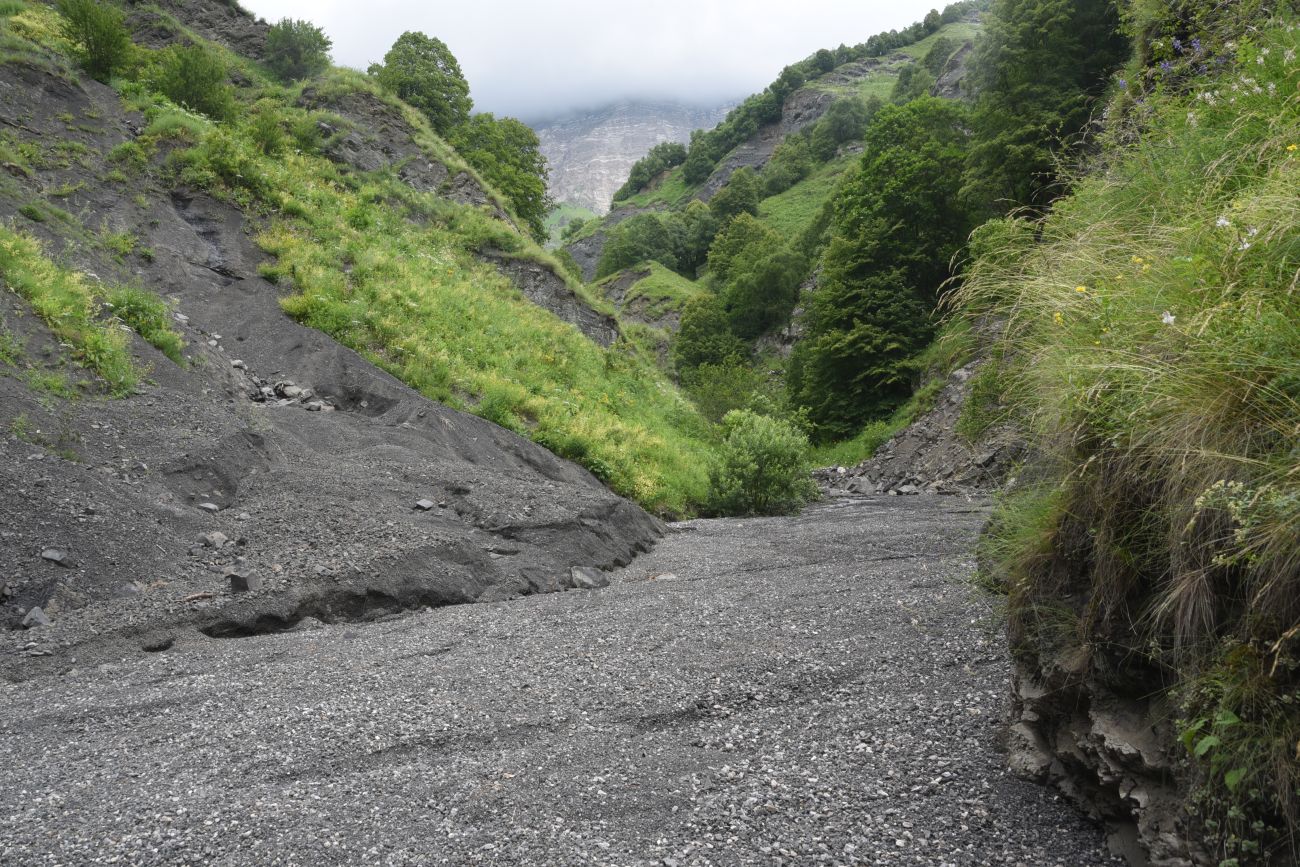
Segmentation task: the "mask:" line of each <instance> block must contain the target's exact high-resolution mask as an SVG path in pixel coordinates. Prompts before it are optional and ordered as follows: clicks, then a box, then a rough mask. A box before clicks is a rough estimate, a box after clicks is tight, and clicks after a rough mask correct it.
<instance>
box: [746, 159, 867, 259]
mask: <svg viewBox="0 0 1300 867" xmlns="http://www.w3.org/2000/svg"><path fill="white" fill-rule="evenodd" d="M861 159H862V157H861V155H860V154H845V155H844V156H842V157H840V158H838V159H834V160H831V161H830V162H829V163H826V164H825V165H821V166H818V167H817V169H816V170H815V171H814V172H813V173H812V174H810V175H809V176H808V177H806V178H804V179H803V180H801V181H800V182H799V183H797V184H795V185H794V186H793V187H791V188H790V189H788V190H786V191H785V192H783V193H778V194H776V195H775V196H769V197H768V198H766V199H764V200H763V201H761V202H759V204H758V216H759V219H761V220H762V221H763V222H764V223H767V225H769V226H771V227H772V228H773V229H775V230H776V231H777V232H778V233H779V234H780V235H781V237H782V238H785V239H786V240H789V239H792V238H797V237H799V236H800V235H801V234H802V233H803V231H804V230H805V229H807V228H808V227H809V226H811V225H812V224H813V221H814V220H816V219H817V215H818V214H820V213H821V209H822V206H823V205H825V204H826V202H827V200H828V199H830V197H831V194H832V193H834V192H835V185H836V184H838V183H839V182H840V178H841V176H843V174H844V172H846V171H848V170H849V169H851V168H853V167H854V166H856V165H857V164H858V163H859V162H860V161H861Z"/></svg>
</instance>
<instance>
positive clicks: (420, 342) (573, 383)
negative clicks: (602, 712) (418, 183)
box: [172, 74, 711, 514]
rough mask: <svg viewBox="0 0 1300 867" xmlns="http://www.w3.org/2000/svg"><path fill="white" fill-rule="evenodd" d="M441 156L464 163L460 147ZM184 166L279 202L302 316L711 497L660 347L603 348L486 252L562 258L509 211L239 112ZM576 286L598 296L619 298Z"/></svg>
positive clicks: (596, 458)
mask: <svg viewBox="0 0 1300 867" xmlns="http://www.w3.org/2000/svg"><path fill="white" fill-rule="evenodd" d="M327 83H328V87H329V88H330V90H331V92H332V93H334V94H342V93H344V92H345V91H346V89H347V88H348V87H350V86H352V85H354V84H356V83H357V82H356V79H355V78H353V77H351V76H349V75H346V74H339V75H336V76H333V77H331V78H329V79H328V82H327ZM369 87H370V86H369V85H366V86H365V87H363V88H362V90H363V92H369ZM280 110H281V111H282V112H284V113H285V114H286V116H289V117H292V116H293V114H294V112H295V111H302V110H301V109H294V108H293V107H292V106H289V105H284V106H282V107H281V109H280ZM407 119H408V121H410V122H411V123H412V126H413V127H415V128H416V130H417V139H418V140H420V141H422V142H423V143H425V144H426V145H427V146H428V148H429V149H430V153H431V156H433V157H436V158H441V157H439V156H438V152H437V151H435V150H434V149H435V148H445V145H444V144H441V143H440V140H436V138H435V137H434V136H433V134H432V133H431V132H430V131H428V130H427V125H425V126H423V127H421V126H418V125H417V124H423V123H424V122H423V120H422V119H420V118H415V117H409V116H408V118H407ZM443 155H444V156H446V158H447V159H448V161H449V162H451V166H452V168H453V170H455V169H457V168H458V166H459V165H460V164H459V163H458V162H455V161H454V160H455V159H456V158H455V157H454V154H450V153H446V152H444V153H443ZM172 170H173V171H175V172H176V174H177V176H178V177H179V178H180V179H181V180H182V181H183V182H185V183H189V184H193V185H195V186H200V187H204V188H207V189H209V190H213V191H214V192H216V193H217V194H218V195H222V196H225V197H228V198H230V199H233V200H234V201H236V202H237V203H239V204H241V205H242V206H244V207H246V208H249V209H251V210H254V211H261V212H263V213H266V214H267V215H268V217H270V219H271V222H270V225H269V227H268V228H267V230H266V231H265V232H263V233H262V234H261V235H260V237H259V238H258V243H259V244H260V245H261V246H262V248H263V249H264V250H266V251H267V252H269V253H271V254H272V255H274V256H275V257H276V261H275V263H274V264H272V265H271V266H269V267H267V268H265V269H264V272H265V273H266V276H268V277H269V278H271V279H273V280H275V281H276V282H278V283H279V284H280V285H281V286H282V288H283V289H284V291H285V292H286V293H287V294H286V296H285V297H284V299H283V306H284V308H285V310H286V311H287V312H288V313H289V314H290V315H292V316H294V317H295V318H296V319H298V320H300V321H301V322H303V323H304V324H307V325H309V326H312V327H315V328H319V329H320V330H322V331H324V332H326V333H328V334H330V335H331V336H333V337H335V338H336V339H338V340H339V341H341V342H342V343H344V344H346V345H348V346H351V347H353V348H355V349H357V350H358V351H360V352H362V353H363V354H364V355H366V357H368V358H369V359H371V360H372V361H374V362H375V363H376V364H378V365H379V366H381V367H383V368H385V369H386V370H389V371H390V372H392V373H394V374H395V375H397V376H398V377H400V378H401V379H403V380H404V381H406V382H407V383H408V384H410V385H412V386H413V387H415V388H417V389H419V390H420V391H422V392H423V393H425V394H426V395H428V396H429V397H431V398H433V399H436V400H441V401H444V402H446V403H448V404H450V405H452V406H456V407H458V408H462V409H465V410H467V411H470V412H473V413H476V414H478V415H481V416H483V417H484V418H487V419H489V420H491V421H494V422H496V423H498V424H501V425H502V426H504V427H507V428H510V429H512V430H514V431H516V432H518V433H520V434H522V435H524V436H527V437H529V438H531V439H533V440H535V441H537V442H539V443H541V444H543V445H545V446H547V447H548V448H551V449H552V450H553V451H555V452H557V453H558V454H560V455H562V456H564V457H567V458H570V459H573V460H575V461H578V462H579V463H582V464H583V465H584V466H586V467H588V468H589V469H591V470H592V471H593V472H595V473H596V474H597V475H599V476H600V477H602V478H603V479H605V480H606V481H607V482H608V483H609V484H610V486H611V487H613V488H614V489H615V490H617V491H618V492H620V493H622V494H624V495H627V496H629V497H632V498H634V499H636V500H638V501H639V502H641V503H642V504H643V505H645V506H647V507H648V508H651V509H653V510H655V511H658V512H661V513H664V514H686V513H690V512H692V511H694V510H695V509H697V508H698V507H699V506H700V504H702V503H704V502H705V501H706V499H707V494H708V465H709V460H710V449H711V446H710V442H711V440H710V436H711V432H710V429H709V427H708V425H707V424H706V423H705V422H704V420H703V419H701V418H700V417H699V416H698V414H697V413H695V411H694V409H693V407H692V406H691V404H690V403H689V401H687V400H686V399H685V398H683V397H682V396H681V395H680V394H679V393H678V392H677V390H676V389H675V388H674V387H673V386H672V385H671V384H670V383H669V382H668V381H667V380H666V378H665V377H664V376H663V374H662V373H661V372H660V371H659V370H658V368H657V366H656V358H654V357H653V355H652V353H650V352H648V351H645V350H643V349H641V348H640V347H638V346H637V345H635V344H633V343H626V344H620V345H617V346H615V347H613V348H611V349H610V350H604V349H601V348H600V347H598V346H596V345H595V344H593V343H592V342H591V341H590V340H588V339H587V338H586V337H584V336H583V335H582V334H581V333H580V332H579V331H577V329H576V328H574V327H573V326H571V325H568V324H566V323H564V322H562V321H560V320H559V319H557V318H555V317H554V316H553V315H551V314H550V313H548V312H546V311H544V310H543V309H541V308H539V307H537V306H536V305H534V304H532V303H531V302H529V301H528V300H527V299H526V298H524V297H523V295H522V294H521V293H520V292H519V291H518V290H517V289H515V288H514V286H513V285H512V284H510V282H509V281H508V279H507V278H505V277H504V276H502V275H501V274H500V273H499V272H498V271H497V270H496V269H495V268H493V267H492V266H491V265H489V264H485V263H483V262H481V261H479V252H480V251H483V250H496V251H502V252H504V253H505V254H506V255H509V256H513V257H516V258H523V259H527V260H530V261H537V262H541V263H544V264H547V265H548V266H550V267H552V268H553V270H555V271H556V272H557V273H560V274H563V273H564V272H563V271H562V269H560V267H559V265H558V263H555V261H554V258H553V257H552V256H550V255H549V254H547V253H546V252H545V251H543V250H542V249H541V248H539V247H537V246H536V245H535V244H533V243H532V242H531V241H530V240H528V239H527V238H525V237H523V236H521V235H520V234H518V233H516V232H514V231H513V230H511V229H510V228H509V227H508V226H506V225H505V224H504V223H501V222H500V221H497V220H494V219H491V218H490V216H488V215H487V214H486V213H485V212H484V211H482V210H480V209H476V208H472V207H467V206H461V205H457V204H455V203H452V202H449V201H447V200H445V199H442V198H440V197H437V196H435V195H430V194H422V193H416V192H415V191H413V190H411V189H410V188H409V187H406V186H405V185H404V184H402V183H401V182H400V181H398V180H397V179H395V178H394V177H392V176H391V175H390V174H386V173H376V174H374V175H371V176H356V175H351V174H347V173H345V172H343V171H342V170H340V169H339V168H338V167H337V166H335V165H334V164H333V163H331V162H329V161H328V160H326V159H324V158H323V157H319V156H316V155H314V154H311V153H283V154H280V155H277V156H276V157H273V158H272V157H267V156H265V155H263V154H262V153H261V152H260V151H259V150H258V149H257V148H256V147H255V146H254V143H253V139H252V135H251V130H250V129H248V128H246V127H245V126H241V125H234V126H226V127H225V128H220V127H218V128H211V129H208V130H204V131H203V135H202V138H201V139H200V140H199V141H198V142H197V143H196V144H195V145H194V146H193V147H191V148H189V149H188V150H186V151H182V152H180V153H178V154H176V155H175V156H174V157H173V160H172ZM290 203H292V207H289V206H288V205H290ZM408 215H419V216H420V217H421V219H420V220H411V219H408V218H407V217H408ZM570 286H571V288H573V290H574V291H575V292H577V293H579V294H580V295H581V296H584V297H586V298H588V299H590V301H591V304H592V306H593V307H596V308H597V309H606V310H610V309H612V308H611V307H610V306H609V304H608V302H606V301H604V300H603V299H601V298H599V297H597V296H595V295H594V294H593V293H591V291H590V290H589V289H587V288H586V287H584V286H582V285H581V284H578V283H576V282H570Z"/></svg>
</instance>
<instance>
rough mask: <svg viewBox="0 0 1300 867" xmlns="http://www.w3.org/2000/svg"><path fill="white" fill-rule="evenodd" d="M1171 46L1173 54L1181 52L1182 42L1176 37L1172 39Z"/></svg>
mask: <svg viewBox="0 0 1300 867" xmlns="http://www.w3.org/2000/svg"><path fill="white" fill-rule="evenodd" d="M1173 45H1174V53H1175V54H1176V53H1178V52H1180V51H1182V50H1183V40H1181V39H1179V38H1178V37H1177V36H1175V37H1174V43H1173Z"/></svg>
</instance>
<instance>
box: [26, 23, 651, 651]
mask: <svg viewBox="0 0 1300 867" xmlns="http://www.w3.org/2000/svg"><path fill="white" fill-rule="evenodd" d="M191 6H193V7H194V9H195V10H199V9H206V8H207V7H206V6H205V4H197V5H195V4H186V7H185V8H186V9H187V10H190V8H191ZM191 11H193V10H191ZM209 11H210V10H209ZM0 93H3V104H4V115H3V118H2V120H3V131H4V133H5V134H6V135H7V136H8V137H9V140H10V141H12V142H15V143H16V145H17V146H18V147H20V148H22V149H24V150H25V151H28V152H32V153H39V154H41V155H42V159H41V160H39V161H37V162H36V167H34V168H26V167H21V166H12V167H6V168H7V169H8V170H7V171H6V172H5V173H4V174H0V219H2V220H3V221H4V223H5V224H7V227H6V229H5V230H6V231H8V232H11V233H12V232H13V230H14V229H16V228H21V231H22V232H23V233H25V234H29V235H31V236H34V237H36V238H39V239H41V240H43V241H44V243H45V245H46V250H47V252H48V253H49V254H50V255H51V256H53V257H54V258H56V259H57V260H58V261H60V262H61V263H64V264H65V265H66V266H67V267H68V268H70V269H73V270H78V271H83V272H85V275H86V276H85V279H86V280H89V281H102V283H103V284H105V285H110V284H123V285H125V284H133V285H136V286H140V287H143V288H145V289H146V290H148V291H151V292H154V293H157V294H159V295H161V296H164V297H166V298H168V299H170V300H171V301H172V303H173V304H174V313H173V320H174V321H173V327H174V328H175V330H177V331H178V332H179V334H180V335H181V337H182V338H183V339H184V341H185V343H186V349H185V363H184V364H183V365H182V364H177V363H175V362H173V361H171V360H170V359H169V358H167V357H166V356H164V355H163V354H162V353H160V352H158V351H157V350H155V349H154V348H153V347H152V346H150V345H149V344H147V343H145V342H144V341H143V340H142V339H140V338H139V337H135V336H132V338H131V351H132V353H133V355H134V357H135V360H136V363H137V364H138V365H140V366H142V367H145V368H147V369H148V370H149V375H148V378H147V379H146V380H144V381H142V384H141V385H140V386H138V387H137V388H136V389H135V392H134V393H133V394H130V395H129V396H127V397H125V398H124V399H120V400H105V399H102V398H99V397H96V396H93V394H90V395H86V396H83V397H81V398H68V397H64V396H61V394H62V392H61V391H59V389H57V388H55V389H53V390H52V388H51V386H50V385H49V382H50V378H49V377H50V375H53V376H54V377H55V381H57V380H58V378H69V379H72V380H77V379H81V380H86V379H88V377H86V376H85V375H84V374H83V373H81V372H80V371H79V369H78V368H76V367H75V366H71V365H69V364H68V363H67V361H66V352H65V348H64V347H61V346H60V345H59V343H58V341H57V339H55V338H53V337H52V335H51V332H50V331H49V328H48V327H47V325H46V324H45V323H44V322H43V321H41V320H40V319H39V318H38V317H37V316H36V315H35V314H34V312H33V310H32V307H31V305H30V304H29V303H28V302H27V301H25V300H24V299H23V298H21V297H20V296H18V295H17V294H15V293H14V292H11V291H5V292H4V293H3V296H2V298H0V315H2V316H3V332H4V333H5V335H6V336H7V338H8V339H10V340H11V341H12V343H13V344H15V345H17V346H19V347H20V348H21V352H20V355H19V357H18V358H17V359H11V361H12V363H9V362H2V363H0V407H3V410H2V411H0V421H2V422H3V435H2V437H0V490H2V491H3V492H4V496H3V497H0V623H3V624H4V626H6V627H8V629H7V630H6V631H3V632H0V653H3V660H4V662H3V667H4V669H5V671H6V673H7V675H8V676H10V677H21V676H25V675H27V674H31V673H34V672H38V671H40V670H43V669H44V668H45V667H48V666H49V665H51V664H56V663H57V661H58V659H61V658H63V657H65V656H67V655H75V656H77V657H78V658H79V659H83V660H85V659H93V658H96V657H97V656H99V655H110V656H120V655H121V654H122V653H123V652H128V651H134V652H140V651H141V650H159V649H162V648H165V647H167V646H169V645H170V644H171V642H173V641H174V640H175V639H176V638H177V636H179V635H182V634H190V633H193V632H194V631H195V630H197V631H199V632H201V633H204V634H206V635H209V636H213V637H225V636H239V635H248V634H254V633H259V632H266V631H276V630H281V629H286V628H289V627H292V626H293V625H294V624H296V623H298V622H299V621H301V620H302V619H303V618H305V617H313V618H316V619H319V620H325V621H330V620H339V619H356V618H373V617H378V616H382V615H385V614H389V613H393V612H396V611H398V610H401V609H404V608H410V607H417V606H427V605H435V606H436V605H442V604H450V603H457V602H470V601H476V600H486V599H502V598H507V597H510V596H515V595H519V594H526V593H532V592H539V591H547V590H556V589H564V588H567V587H572V586H575V585H576V586H592V585H594V584H597V583H600V582H601V581H603V580H604V579H603V578H602V577H601V573H600V570H602V569H606V568H609V567H613V566H616V565H618V564H622V563H626V562H627V561H628V560H629V559H630V558H631V557H632V556H633V555H634V554H635V552H637V551H639V550H642V549H644V548H645V547H646V546H648V545H649V544H651V543H652V541H653V540H654V539H655V538H656V537H657V536H658V535H659V533H660V525H659V523H658V522H657V521H656V520H655V519H653V518H651V517H650V516H649V515H647V514H646V513H644V512H643V511H642V510H641V509H639V508H638V507H636V506H634V505H633V504H631V503H628V502H627V501H625V500H622V499H621V498H619V497H617V496H615V495H613V494H612V493H611V492H609V491H608V490H607V489H606V488H605V487H604V486H603V485H602V484H601V483H600V482H599V481H598V480H597V479H595V478H594V477H593V476H591V475H590V474H589V473H588V472H586V471H585V470H583V469H581V468H580V467H577V466H576V465H574V464H571V463H568V462H566V461H563V460H561V459H559V458H557V457H555V456H554V455H553V454H551V453H550V452H548V451H546V450H545V449H543V448H541V447H539V446H537V445H534V444H532V443H530V442H528V441H526V440H524V439H522V438H521V437H518V436H516V435H514V434H512V433H510V432H508V431H506V430H504V429H502V428H499V427H497V426H495V425H493V424H490V423H488V422H486V421H483V420H480V419H477V418H474V417H472V416H469V415H465V414H462V413H459V412H455V411H453V410H450V409H448V408H447V407H444V406H442V405H440V404H437V403H434V402H431V401H429V400H427V399H425V398H423V397H422V396H420V395H419V394H418V393H416V392H415V391H413V390H411V389H410V388H407V387H406V386H404V385H403V384H402V383H401V382H399V381H398V380H396V379H394V378H393V377H392V376H390V375H388V374H387V373H385V372H383V371H381V370H379V369H378V368H376V367H375V366H373V365H372V364H370V363H369V362H367V361H366V360H365V359H363V358H361V357H360V356H359V355H357V354H356V353H354V352H353V351H351V350H349V349H347V348H345V347H343V346H341V345H340V344H338V343H337V342H335V341H334V340H332V339H330V338H329V337H327V336H325V335H324V334H322V333H320V332H318V331H315V330H312V329H310V328H306V327H303V326H301V325H298V324H297V323H295V322H294V321H293V320H291V319H290V318H289V317H288V316H286V315H285V313H284V312H283V311H282V309H281V307H280V304H279V299H280V295H281V292H282V290H280V289H278V288H277V287H276V286H274V285H272V284H271V283H268V282H267V281H266V280H264V279H262V278H261V277H260V276H259V266H261V265H262V264H263V263H264V261H265V260H266V257H265V256H264V254H263V253H261V252H260V251H259V250H258V248H257V247H256V246H255V245H254V244H253V242H252V241H251V239H250V235H251V234H252V232H253V230H254V228H255V225H256V222H257V219H258V218H257V216H256V215H250V214H247V213H245V212H243V211H241V210H240V209H239V208H237V207H235V206H234V205H232V204H229V203H226V202H222V201H218V200H216V199H214V198H212V197H210V196H208V195H207V194H205V193H203V192H200V191H196V190H193V189H186V188H183V187H182V188H177V187H170V186H168V185H167V184H165V183H163V182H162V181H160V180H159V175H158V174H156V173H153V172H148V171H131V172H129V173H128V172H123V171H120V170H118V171H115V169H117V168H118V167H119V165H120V164H119V163H118V162H116V161H115V160H114V157H113V155H114V154H115V153H118V152H120V151H119V150H118V149H119V148H121V146H123V145H126V144H128V143H130V142H132V141H133V140H134V139H135V138H136V137H137V136H138V135H139V134H140V132H141V130H142V127H143V125H144V122H145V119H144V118H143V117H142V116H140V115H139V114H135V113H132V112H130V111H128V110H127V109H125V108H124V107H123V103H122V101H121V99H120V98H119V96H118V94H117V93H116V92H114V91H113V90H111V89H109V88H107V87H104V86H103V85H100V84H97V83H95V82H93V81H90V80H89V79H85V78H75V77H73V76H70V75H68V74H66V73H64V72H61V71H60V70H59V69H58V68H57V66H56V65H55V64H45V63H36V62H30V61H26V60H21V59H20V60H13V61H10V62H7V63H4V64H3V65H0ZM60 155H62V156H60ZM163 156H165V154H164V155H163ZM160 158H161V156H160ZM433 171H435V172H436V170H433ZM450 180H451V181H452V185H453V188H454V187H455V180H456V179H455V178H451V179H450ZM452 194H456V193H455V191H454V190H453V192H452ZM51 198H52V199H53V201H57V202H58V203H59V205H58V206H57V208H54V207H51V206H49V205H42V207H41V209H40V210H35V209H34V208H33V206H32V203H33V202H44V201H45V200H46V199H51ZM34 213H35V214H37V215H38V216H37V217H36V218H33V217H32V216H31V215H32V214H34ZM110 228H112V229H113V230H114V232H112V233H110V232H109V229H110ZM123 233H126V234H129V235H130V236H131V237H133V238H134V239H135V242H134V245H133V246H134V252H131V253H126V254H124V253H123V251H122V250H121V248H118V249H113V248H111V247H110V246H109V245H106V244H105V243H103V238H104V237H105V236H106V235H108V234H112V236H113V237H119V238H120V237H123ZM4 280H6V275H4V274H0V281H4ZM5 288H6V290H8V289H9V288H10V287H9V286H8V284H7V283H5ZM85 385H86V386H87V387H85V388H80V389H76V390H78V391H82V392H93V391H95V389H94V387H93V383H89V382H87V383H85ZM24 624H25V627H26V628H24Z"/></svg>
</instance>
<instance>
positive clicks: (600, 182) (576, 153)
mask: <svg viewBox="0 0 1300 867" xmlns="http://www.w3.org/2000/svg"><path fill="white" fill-rule="evenodd" d="M729 108H730V107H729V106H720V107H717V108H697V107H694V106H688V105H682V104H680V103H675V102H619V103H615V104H614V105H610V106H606V107H604V108H600V109H596V110H594V111H584V112H579V113H576V114H571V115H566V116H564V117H560V118H556V119H553V120H548V121H544V122H540V123H535V124H533V129H535V130H536V131H537V137H538V138H539V139H541V142H542V153H543V154H544V155H545V156H546V159H547V161H548V162H549V163H550V166H551V195H552V196H553V197H554V198H555V200H556V201H559V202H570V203H572V204H575V205H581V206H582V207H585V208H590V209H591V210H593V211H595V212H596V213H598V214H604V213H605V212H606V211H608V210H609V206H610V201H611V200H612V199H613V198H614V193H615V191H617V190H618V188H619V187H621V186H623V182H624V181H626V180H627V175H628V172H630V171H631V170H632V166H633V164H634V163H636V161H637V160H639V159H641V157H643V156H645V155H646V152H647V151H649V150H650V148H652V147H654V146H655V145H657V144H659V143H660V142H665V141H677V142H682V143H683V144H684V143H686V142H687V141H689V140H690V137H691V131H692V130H696V129H710V128H712V127H714V126H716V125H717V124H718V123H719V122H720V121H721V120H722V119H723V118H724V117H726V115H727V111H728V109H729Z"/></svg>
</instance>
